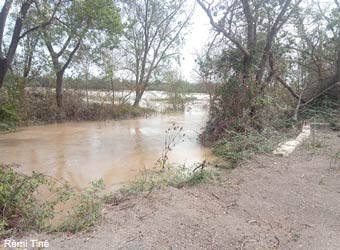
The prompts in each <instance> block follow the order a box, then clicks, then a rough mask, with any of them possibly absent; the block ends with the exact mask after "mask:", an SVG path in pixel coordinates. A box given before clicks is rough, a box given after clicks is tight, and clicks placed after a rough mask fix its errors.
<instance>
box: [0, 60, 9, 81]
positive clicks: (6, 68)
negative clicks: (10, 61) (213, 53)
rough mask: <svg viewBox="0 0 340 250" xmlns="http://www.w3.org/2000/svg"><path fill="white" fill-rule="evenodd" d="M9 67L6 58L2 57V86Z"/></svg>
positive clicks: (0, 74)
mask: <svg viewBox="0 0 340 250" xmlns="http://www.w3.org/2000/svg"><path fill="white" fill-rule="evenodd" d="M7 70H8V67H7V65H6V59H0V88H1V87H2V85H3V83H4V81H5V76H6V73H7Z"/></svg>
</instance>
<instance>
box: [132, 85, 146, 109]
mask: <svg viewBox="0 0 340 250" xmlns="http://www.w3.org/2000/svg"><path fill="white" fill-rule="evenodd" d="M144 90H145V88H141V89H137V90H136V98H135V102H134V103H133V106H134V107H138V106H139V103H140V100H141V99H142V96H143V94H144Z"/></svg>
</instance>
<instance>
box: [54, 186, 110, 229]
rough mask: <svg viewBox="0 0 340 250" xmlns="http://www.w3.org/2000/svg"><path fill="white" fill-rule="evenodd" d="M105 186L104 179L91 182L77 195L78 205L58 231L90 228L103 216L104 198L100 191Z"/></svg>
mask: <svg viewBox="0 0 340 250" xmlns="http://www.w3.org/2000/svg"><path fill="white" fill-rule="evenodd" d="M104 187H105V185H104V182H103V180H102V179H101V180H98V181H93V182H91V185H90V187H88V188H86V189H85V190H83V191H81V193H80V194H79V195H78V197H76V200H77V205H76V206H75V207H74V208H72V210H71V212H69V215H68V217H67V218H66V219H65V221H64V222H63V223H62V224H61V225H60V226H59V227H58V228H57V231H67V232H72V233H76V232H79V231H83V230H89V229H90V228H91V227H93V226H94V225H95V223H96V222H97V221H98V219H99V218H100V217H101V211H102V199H101V198H100V196H99V194H98V193H99V192H100V191H101V190H103V189H104Z"/></svg>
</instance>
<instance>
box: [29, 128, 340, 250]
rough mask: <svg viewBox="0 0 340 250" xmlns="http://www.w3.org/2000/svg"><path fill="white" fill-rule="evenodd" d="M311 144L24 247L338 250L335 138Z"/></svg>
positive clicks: (339, 183) (155, 195)
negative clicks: (92, 227)
mask: <svg viewBox="0 0 340 250" xmlns="http://www.w3.org/2000/svg"><path fill="white" fill-rule="evenodd" d="M316 137H317V138H316V139H315V140H317V141H318V142H319V143H317V147H312V145H316V144H315V143H314V144H312V143H310V142H307V144H306V145H303V146H300V147H299V148H298V149H297V150H296V151H295V152H294V153H293V154H292V155H291V156H289V157H288V158H280V157H274V156H272V155H265V156H263V155H262V156H257V157H255V158H254V159H253V160H251V161H250V162H249V163H248V164H245V165H243V166H241V167H239V168H237V169H234V170H232V171H231V172H229V173H226V172H223V173H221V178H220V180H218V181H215V182H213V183H206V184H200V185H197V186H194V187H183V188H181V189H176V188H167V189H164V190H157V191H153V192H151V193H150V194H149V195H142V194H141V195H138V196H137V197H134V198H131V199H129V200H127V201H124V202H122V203H120V204H118V205H108V206H106V208H105V212H104V213H105V216H104V221H103V222H102V223H101V225H98V226H97V227H96V229H95V231H93V232H91V233H82V234H76V235H66V234H55V235H45V234H30V235H26V236H25V239H40V240H48V241H49V248H48V249H53V250H54V249H56V250H59V249H81V250H86V249H91V250H92V249H101V250H104V249H157V250H158V249H209V250H210V249H211V250H212V249H233V250H234V249H235V250H236V249H237V250H246V249H247V250H250V249H284V250H286V249H301V250H339V249H340V159H339V158H337V157H336V156H337V155H336V153H337V152H339V150H340V137H339V133H335V132H330V131H327V132H318V133H317V135H316ZM308 143H309V144H308ZM338 154H339V153H338Z"/></svg>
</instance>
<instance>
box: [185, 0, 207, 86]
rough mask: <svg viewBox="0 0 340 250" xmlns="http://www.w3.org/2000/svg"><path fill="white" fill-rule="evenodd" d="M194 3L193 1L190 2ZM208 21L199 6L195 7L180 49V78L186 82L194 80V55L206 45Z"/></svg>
mask: <svg viewBox="0 0 340 250" xmlns="http://www.w3.org/2000/svg"><path fill="white" fill-rule="evenodd" d="M190 1H192V3H193V4H194V3H195V0H190ZM210 27H211V25H210V23H209V19H208V17H207V16H206V14H205V13H204V11H203V10H202V8H201V7H200V6H199V5H196V8H195V12H194V14H193V17H192V25H191V27H190V28H189V33H188V34H187V36H186V43H185V46H184V47H183V49H182V62H181V72H182V78H183V79H184V80H188V81H194V80H195V74H194V72H193V70H194V68H195V66H196V65H195V54H196V53H197V52H198V51H201V50H202V48H203V46H204V45H205V44H206V43H207V41H208V39H209V33H210Z"/></svg>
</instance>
